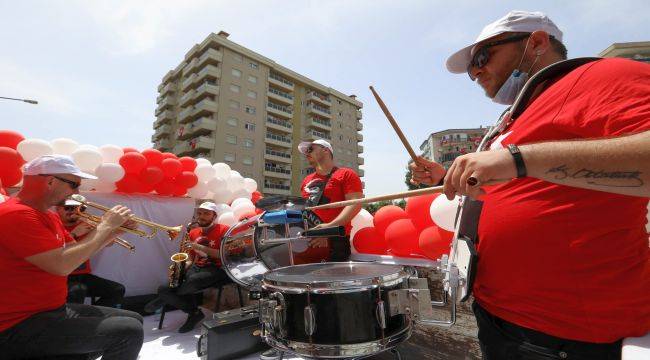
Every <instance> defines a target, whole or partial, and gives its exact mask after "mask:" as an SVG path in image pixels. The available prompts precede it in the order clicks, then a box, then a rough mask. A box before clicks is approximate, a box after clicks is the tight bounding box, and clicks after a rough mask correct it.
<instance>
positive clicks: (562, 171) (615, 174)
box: [546, 165, 644, 187]
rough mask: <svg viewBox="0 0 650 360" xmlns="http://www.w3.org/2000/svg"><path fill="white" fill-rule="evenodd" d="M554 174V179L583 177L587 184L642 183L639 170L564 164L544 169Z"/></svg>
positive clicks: (638, 184)
mask: <svg viewBox="0 0 650 360" xmlns="http://www.w3.org/2000/svg"><path fill="white" fill-rule="evenodd" d="M546 173H547V174H555V176H554V178H555V180H564V179H567V178H569V179H584V180H585V181H586V182H587V184H591V185H598V186H606V187H641V186H643V185H644V182H643V179H641V177H640V176H641V172H640V171H605V170H590V169H585V168H582V169H580V170H574V169H571V168H569V167H568V166H566V165H560V166H557V167H553V168H550V169H548V171H546Z"/></svg>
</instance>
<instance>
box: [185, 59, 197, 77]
mask: <svg viewBox="0 0 650 360" xmlns="http://www.w3.org/2000/svg"><path fill="white" fill-rule="evenodd" d="M198 65H199V59H192V61H190V62H189V63H187V65H185V67H184V68H183V71H182V72H181V74H183V76H186V75H187V74H191V73H192V72H194V70H196V67H197V66H198Z"/></svg>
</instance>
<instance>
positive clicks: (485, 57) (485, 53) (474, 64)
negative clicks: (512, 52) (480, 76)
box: [467, 34, 530, 81]
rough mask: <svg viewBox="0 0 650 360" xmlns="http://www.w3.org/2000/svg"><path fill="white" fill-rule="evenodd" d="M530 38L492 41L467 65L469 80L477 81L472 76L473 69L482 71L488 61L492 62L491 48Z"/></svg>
mask: <svg viewBox="0 0 650 360" xmlns="http://www.w3.org/2000/svg"><path fill="white" fill-rule="evenodd" d="M529 36H530V34H522V35H516V36H512V37H509V38H505V39H501V40H497V41H492V42H489V43H486V44H484V45H483V46H481V47H480V48H479V49H478V50H476V52H475V53H474V55H472V60H470V62H469V64H468V65H467V75H469V78H470V79H472V81H474V80H476V77H474V76H473V75H472V68H477V69H480V68H482V67H483V66H485V64H487V63H488V61H490V51H489V50H488V49H489V48H491V47H494V46H499V45H503V44H508V43H511V42H516V41H519V40H522V39H525V38H527V37H529Z"/></svg>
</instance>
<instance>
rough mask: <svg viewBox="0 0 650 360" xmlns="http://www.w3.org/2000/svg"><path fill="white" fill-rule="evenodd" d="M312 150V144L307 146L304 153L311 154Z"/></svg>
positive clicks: (313, 148)
mask: <svg viewBox="0 0 650 360" xmlns="http://www.w3.org/2000/svg"><path fill="white" fill-rule="evenodd" d="M314 150H316V148H315V147H314V146H310V147H308V148H307V151H306V153H307V154H311V153H312V152H313V151H314Z"/></svg>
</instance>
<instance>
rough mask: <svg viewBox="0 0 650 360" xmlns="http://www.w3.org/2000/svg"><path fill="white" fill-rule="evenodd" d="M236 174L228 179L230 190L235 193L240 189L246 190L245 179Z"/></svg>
mask: <svg viewBox="0 0 650 360" xmlns="http://www.w3.org/2000/svg"><path fill="white" fill-rule="evenodd" d="M235 173H236V174H235ZM235 173H233V174H232V175H231V176H230V177H229V178H228V179H226V182H227V183H228V190H230V191H232V192H233V193H234V192H236V191H237V190H239V189H243V188H244V177H243V176H241V175H239V173H238V172H236V171H235Z"/></svg>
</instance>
